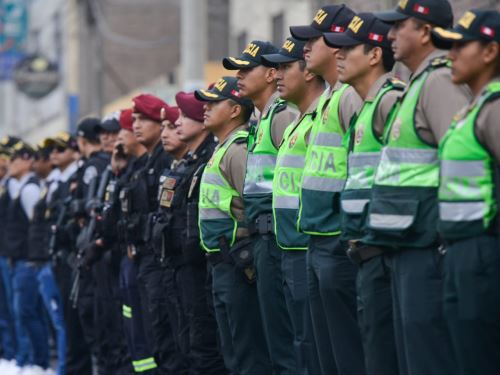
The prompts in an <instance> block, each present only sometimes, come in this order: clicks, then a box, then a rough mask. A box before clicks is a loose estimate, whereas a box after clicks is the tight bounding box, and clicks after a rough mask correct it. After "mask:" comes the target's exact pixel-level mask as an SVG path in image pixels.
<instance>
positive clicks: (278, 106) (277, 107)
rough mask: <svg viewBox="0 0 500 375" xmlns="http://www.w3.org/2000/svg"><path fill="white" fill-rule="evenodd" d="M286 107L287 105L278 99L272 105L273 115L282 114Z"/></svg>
mask: <svg viewBox="0 0 500 375" xmlns="http://www.w3.org/2000/svg"><path fill="white" fill-rule="evenodd" d="M287 106H288V105H287V103H286V102H285V101H284V100H281V99H278V101H277V102H276V103H275V105H274V110H273V113H274V114H276V113H280V112H283V111H284V110H285V109H286V107H287Z"/></svg>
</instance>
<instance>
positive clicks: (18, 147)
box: [10, 141, 36, 159]
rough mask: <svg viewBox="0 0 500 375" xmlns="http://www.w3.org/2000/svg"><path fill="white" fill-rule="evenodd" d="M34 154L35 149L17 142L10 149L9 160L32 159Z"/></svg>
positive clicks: (24, 143) (22, 142)
mask: <svg viewBox="0 0 500 375" xmlns="http://www.w3.org/2000/svg"><path fill="white" fill-rule="evenodd" d="M35 154H36V151H35V149H34V148H33V147H32V146H31V145H30V144H28V143H26V142H24V141H19V142H17V143H16V144H15V145H13V146H12V147H11V156H10V157H11V159H14V158H17V157H20V158H22V159H31V158H34V157H35Z"/></svg>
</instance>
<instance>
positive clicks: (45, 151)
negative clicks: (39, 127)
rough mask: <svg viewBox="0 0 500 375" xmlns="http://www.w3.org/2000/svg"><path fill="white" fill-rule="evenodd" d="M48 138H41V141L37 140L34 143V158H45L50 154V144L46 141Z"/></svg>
mask: <svg viewBox="0 0 500 375" xmlns="http://www.w3.org/2000/svg"><path fill="white" fill-rule="evenodd" d="M47 139H48V138H45V139H43V140H42V141H40V142H38V144H37V145H36V149H35V151H36V154H35V158H36V159H42V160H47V159H48V158H49V156H50V153H51V152H52V147H53V146H52V145H50V144H48V143H47V142H46V141H47Z"/></svg>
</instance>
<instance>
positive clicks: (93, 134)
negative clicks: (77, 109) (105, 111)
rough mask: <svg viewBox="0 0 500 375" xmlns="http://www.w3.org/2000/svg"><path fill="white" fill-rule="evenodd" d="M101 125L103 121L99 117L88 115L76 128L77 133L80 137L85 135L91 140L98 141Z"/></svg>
mask: <svg viewBox="0 0 500 375" xmlns="http://www.w3.org/2000/svg"><path fill="white" fill-rule="evenodd" d="M100 127H101V121H100V120H99V119H98V118H94V117H87V118H84V119H83V120H82V121H80V123H79V124H78V127H77V129H76V135H77V136H78V137H83V138H85V139H88V140H90V141H98V140H99V137H98V134H99V128H100Z"/></svg>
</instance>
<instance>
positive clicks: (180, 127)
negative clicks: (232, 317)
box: [156, 92, 227, 375]
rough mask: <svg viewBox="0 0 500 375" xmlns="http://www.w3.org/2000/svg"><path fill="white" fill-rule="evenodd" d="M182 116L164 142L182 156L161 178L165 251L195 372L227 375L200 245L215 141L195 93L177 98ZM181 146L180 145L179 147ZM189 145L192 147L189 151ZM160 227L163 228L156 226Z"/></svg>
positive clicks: (160, 221) (165, 132)
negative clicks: (201, 210)
mask: <svg viewBox="0 0 500 375" xmlns="http://www.w3.org/2000/svg"><path fill="white" fill-rule="evenodd" d="M175 99H176V102H177V105H178V107H179V111H180V113H179V118H178V119H177V121H176V123H175V124H171V123H170V121H168V120H167V121H164V122H163V124H162V125H163V126H164V129H163V132H162V143H163V147H164V149H165V150H166V151H168V152H171V153H174V150H175V149H177V150H179V152H177V154H178V155H180V154H181V152H182V153H183V155H182V157H181V158H177V157H176V160H175V161H174V162H173V163H172V166H171V168H170V169H167V170H165V172H164V174H163V175H162V177H160V194H159V200H160V209H159V218H158V220H157V226H159V229H160V231H161V232H160V234H161V236H160V239H159V241H160V246H159V247H160V249H161V251H163V252H165V251H166V252H168V254H164V255H165V256H167V260H168V263H169V266H170V267H173V268H174V273H175V283H174V287H175V290H176V293H175V294H176V295H177V296H179V297H180V301H179V302H180V316H181V317H182V318H183V319H184V321H185V322H182V321H181V324H182V323H184V324H182V326H181V332H182V335H181V338H182V339H184V342H181V343H180V344H181V348H183V350H184V351H185V352H186V354H187V357H188V363H189V365H188V366H189V373H190V374H200V375H201V374H207V375H209V374H214V375H215V374H224V373H227V370H226V369H225V367H224V362H223V360H222V356H221V353H220V351H219V347H218V345H217V324H216V321H215V317H214V315H213V311H212V309H209V304H208V303H207V300H210V299H211V298H210V297H211V296H210V294H207V289H208V290H209V291H210V289H211V288H210V286H208V288H207V263H206V259H205V256H204V253H203V251H202V249H201V248H200V245H199V240H200V239H199V230H198V212H197V208H198V202H197V201H198V196H199V184H200V181H201V173H202V171H203V167H204V165H205V164H206V163H207V161H208V159H209V158H210V157H211V156H212V153H213V150H214V147H215V142H214V139H213V136H212V135H210V133H209V132H208V130H206V128H205V126H204V125H203V102H200V101H198V100H197V99H196V98H195V97H194V93H192V92H191V93H185V92H179V93H177V94H176V96H175ZM176 144H177V147H175V145H176ZM184 146H185V147H186V150H185V151H184ZM156 231H158V229H157V230H156Z"/></svg>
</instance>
